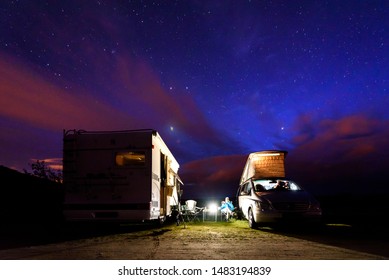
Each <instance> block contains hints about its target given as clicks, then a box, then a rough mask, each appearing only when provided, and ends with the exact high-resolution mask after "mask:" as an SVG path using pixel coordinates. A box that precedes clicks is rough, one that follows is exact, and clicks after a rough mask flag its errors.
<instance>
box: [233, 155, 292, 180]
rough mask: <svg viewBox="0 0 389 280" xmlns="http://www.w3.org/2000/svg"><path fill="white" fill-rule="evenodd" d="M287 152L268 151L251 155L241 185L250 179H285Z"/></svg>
mask: <svg viewBox="0 0 389 280" xmlns="http://www.w3.org/2000/svg"><path fill="white" fill-rule="evenodd" d="M287 153H288V152H287V151H278V150H268V151H260V152H255V153H251V154H250V155H249V157H248V158H247V161H246V165H245V167H244V169H243V173H242V177H241V179H240V183H241V184H242V183H243V182H245V181H247V180H248V179H250V178H255V179H260V178H283V177H285V157H286V155H287Z"/></svg>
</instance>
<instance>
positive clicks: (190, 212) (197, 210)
mask: <svg viewBox="0 0 389 280" xmlns="http://www.w3.org/2000/svg"><path fill="white" fill-rule="evenodd" d="M203 210H204V208H203V207H198V206H197V201H196V200H192V199H190V200H187V201H185V210H184V216H185V217H186V218H187V221H188V222H192V221H200V219H199V215H200V214H201V213H202V212H203Z"/></svg>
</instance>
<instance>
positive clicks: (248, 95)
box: [0, 0, 389, 199]
mask: <svg viewBox="0 0 389 280" xmlns="http://www.w3.org/2000/svg"><path fill="white" fill-rule="evenodd" d="M0 24H1V27H0V125H1V130H0V165H4V166H6V167H10V168H14V169H17V170H23V169H28V168H29V164H30V163H32V162H35V161H36V160H44V161H46V162H47V163H49V164H53V165H51V166H52V167H53V168H55V164H62V161H61V160H62V136H63V130H64V129H85V130H127V129H143V128H153V129H156V130H157V131H158V132H159V133H160V135H161V136H162V138H163V139H164V140H165V142H166V143H167V145H168V146H169V148H170V150H171V151H172V153H173V154H174V155H175V157H176V159H177V160H178V162H179V163H180V170H179V174H180V176H181V178H182V180H183V181H184V184H185V186H184V196H185V195H186V197H187V198H193V197H195V198H197V197H220V198H221V199H222V198H223V197H224V196H226V195H228V196H234V195H235V191H236V188H237V184H238V182H239V179H240V175H241V171H242V168H243V165H244V162H245V160H246V158H247V156H248V154H249V153H251V152H255V151H260V150H269V149H282V150H287V151H288V152H289V153H288V156H287V158H286V164H287V165H286V174H287V176H288V177H291V178H293V179H295V181H297V182H298V183H300V184H301V185H302V186H303V187H305V188H306V189H308V190H310V191H312V192H313V193H314V194H323V193H348V192H357V191H358V192H366V191H368V192H376V193H380V192H388V190H389V183H387V182H386V181H387V180H386V178H385V177H386V174H387V171H388V169H389V145H388V139H389V109H388V107H389V92H388V88H389V59H388V57H389V40H388V38H389V36H388V32H389V2H388V1H370V0H369V1H254V0H252V1H243V0H242V1H225V0H223V1H200V0H189V1H103V0H100V1H78V0H73V1H72V0H67V1H30V0H25V1H1V2H0Z"/></svg>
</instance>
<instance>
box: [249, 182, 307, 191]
mask: <svg viewBox="0 0 389 280" xmlns="http://www.w3.org/2000/svg"><path fill="white" fill-rule="evenodd" d="M253 184H254V190H255V191H256V192H264V191H273V190H287V191H299V190H301V188H300V187H299V186H298V185H297V184H296V183H295V182H293V181H289V180H254V181H253Z"/></svg>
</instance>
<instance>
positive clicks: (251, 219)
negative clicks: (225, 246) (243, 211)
mask: <svg viewBox="0 0 389 280" xmlns="http://www.w3.org/2000/svg"><path fill="white" fill-rule="evenodd" d="M247 216H248V221H249V227H250V228H253V229H256V228H257V227H258V224H257V223H256V222H255V220H254V214H253V210H252V209H251V208H250V209H249V212H248V215H247Z"/></svg>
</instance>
